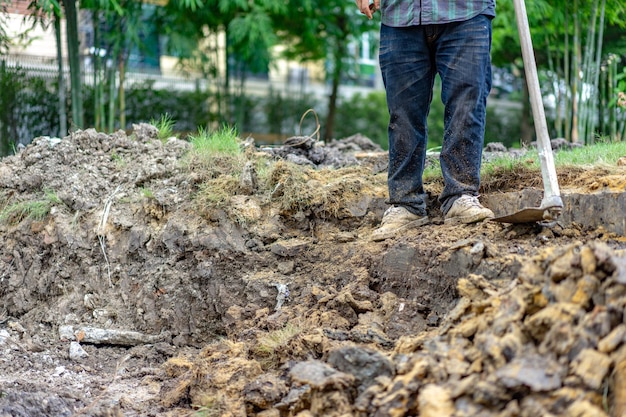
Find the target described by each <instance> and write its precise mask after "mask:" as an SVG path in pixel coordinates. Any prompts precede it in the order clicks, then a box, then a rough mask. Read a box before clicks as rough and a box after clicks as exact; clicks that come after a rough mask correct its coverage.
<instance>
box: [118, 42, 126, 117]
mask: <svg viewBox="0 0 626 417" xmlns="http://www.w3.org/2000/svg"><path fill="white" fill-rule="evenodd" d="M118 68H119V79H120V85H119V86H118V90H117V94H118V97H117V98H118V101H119V105H120V129H126V95H125V92H124V91H125V90H124V80H125V79H126V60H125V59H124V54H123V53H121V54H120V57H119V63H118Z"/></svg>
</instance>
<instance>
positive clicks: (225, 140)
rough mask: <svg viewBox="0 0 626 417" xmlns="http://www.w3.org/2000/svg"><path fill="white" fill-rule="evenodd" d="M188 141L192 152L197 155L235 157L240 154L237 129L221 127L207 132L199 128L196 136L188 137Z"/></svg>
mask: <svg viewBox="0 0 626 417" xmlns="http://www.w3.org/2000/svg"><path fill="white" fill-rule="evenodd" d="M189 141H190V142H191V144H192V145H193V149H194V152H195V153H197V154H199V155H204V156H210V155H215V154H226V155H237V154H239V153H241V147H240V145H239V138H238V136H237V129H235V128H229V127H228V126H222V128H221V129H219V130H216V131H215V132H209V131H207V130H206V129H204V128H202V127H201V128H200V129H198V133H197V134H193V135H190V136H189Z"/></svg>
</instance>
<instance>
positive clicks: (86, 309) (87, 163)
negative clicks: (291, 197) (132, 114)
mask: <svg viewBox="0 0 626 417" xmlns="http://www.w3.org/2000/svg"><path fill="white" fill-rule="evenodd" d="M152 129H153V128H152ZM135 134H136V137H133V138H128V137H126V135H125V134H124V133H123V132H118V133H117V134H115V135H110V136H109V135H103V134H99V133H96V132H93V131H86V132H78V133H76V134H74V135H72V137H68V138H65V139H63V140H61V141H51V140H49V139H46V138H43V139H39V140H36V141H35V143H34V144H33V145H31V146H29V147H27V149H25V150H24V151H22V153H21V154H19V155H17V156H14V157H11V158H6V159H5V160H3V161H2V164H1V165H0V186H1V187H2V192H3V204H4V205H5V206H9V204H10V203H13V202H21V201H30V200H36V199H41V195H42V190H44V189H45V190H48V189H52V190H54V191H55V192H56V194H57V196H58V198H59V200H60V201H58V202H56V203H55V204H54V205H53V207H52V209H51V210H50V212H49V214H48V215H47V216H45V217H44V218H42V219H36V220H34V219H30V218H17V219H12V220H13V221H10V222H4V223H2V224H0V231H1V233H0V306H1V308H2V311H0V313H1V314H0V348H1V349H2V352H3V354H4V356H3V359H2V360H1V361H0V373H1V374H2V377H0V391H1V392H2V393H3V395H0V415H42V416H46V415H55V416H60V415H68V416H69V415H81V414H82V415H90V416H100V415H101V416H105V415H106V416H118V415H128V416H141V417H143V416H153V415H160V416H177V415H188V414H189V413H191V412H193V409H194V407H195V409H196V410H199V408H198V407H204V408H201V409H200V411H202V410H204V411H207V410H208V411H211V412H212V413H214V414H213V415H223V416H243V415H251V416H252V415H256V416H259V417H261V416H263V417H278V416H292V415H293V416H295V415H299V416H334V415H337V416H339V415H355V416H356V415H358V416H370V415H372V416H374V415H381V416H382V415H398V416H403V415H421V416H438V417H440V416H452V415H453V412H452V411H451V410H456V411H455V412H456V413H457V414H454V415H455V416H457V415H458V416H466V415H467V416H469V415H484V416H491V415H493V416H496V415H497V416H500V417H502V416H511V417H513V416H520V415H531V414H534V415H549V414H546V413H548V412H552V413H557V414H558V413H559V412H564V410H565V409H568V407H573V406H574V405H575V404H576V407H578V408H576V410H578V411H576V410H574V411H576V412H578V414H570V415H581V416H582V415H603V414H597V413H596V414H593V412H595V411H597V410H600V411H601V412H607V413H608V411H607V410H604V411H603V410H602V402H603V398H602V394H601V393H602V390H604V389H605V387H606V386H608V385H604V384H608V383H609V382H610V383H611V384H614V383H617V382H619V381H617V382H616V380H615V378H613V377H611V373H612V372H613V370H614V369H617V368H618V366H621V365H622V364H624V366H625V367H626V360H624V359H623V358H622V352H621V350H622V349H621V347H622V345H623V343H625V342H626V336H625V335H626V327H625V325H624V323H623V306H624V304H626V301H624V300H626V296H625V295H624V294H626V289H625V288H626V275H625V274H626V263H625V262H626V261H624V259H626V258H624V249H625V248H626V239H625V238H624V236H625V235H626V231H625V230H624V214H623V213H624V212H625V207H624V204H625V203H624V200H625V198H624V195H623V189H619V187H617V189H616V187H615V184H621V183H620V182H619V181H609V182H606V183H605V182H603V180H601V179H599V180H598V182H597V184H595V185H594V186H593V187H592V188H593V192H580V190H571V189H565V190H564V191H563V199H564V203H565V208H564V210H563V213H562V216H561V218H560V221H559V222H558V223H557V224H554V225H551V227H545V226H540V225H536V224H531V225H503V224H499V223H494V222H485V223H481V224H475V225H462V226H452V225H446V224H444V223H443V221H442V219H441V218H439V217H437V216H436V215H434V216H433V221H432V224H430V225H427V226H424V227H421V228H419V229H415V230H409V231H406V232H405V233H403V234H402V235H401V236H398V237H396V238H394V239H389V240H387V241H384V242H372V241H370V240H369V235H370V234H371V231H372V230H373V228H374V227H376V226H377V225H378V224H379V221H380V218H381V217H382V213H383V211H384V209H385V205H384V183H382V184H383V187H382V191H381V189H373V188H372V189H370V188H367V189H366V188H365V187H366V185H364V184H366V183H369V182H371V183H372V184H374V183H377V184H381V182H380V181H379V179H377V178H375V175H377V174H378V173H380V172H381V170H383V168H384V164H379V163H378V162H376V161H375V162H374V163H373V164H372V168H371V171H370V172H371V175H372V176H371V177H368V178H366V181H365V180H362V179H361V177H363V173H362V172H361V171H347V173H348V177H347V179H346V180H345V181H342V180H337V178H332V181H331V179H329V180H328V184H324V183H321V182H320V179H319V178H320V177H319V176H317V177H316V176H313V174H311V175H312V176H311V178H309V179H308V182H307V184H310V187H311V188H312V189H313V190H314V191H315V192H321V191H323V190H330V191H329V193H328V196H330V197H332V196H340V197H341V196H347V195H351V196H352V198H348V199H345V200H344V199H341V198H337V200H338V201H340V202H341V204H342V206H341V207H339V208H340V210H337V212H338V213H341V215H340V216H334V217H333V216H329V215H327V212H325V211H323V210H320V211H316V210H315V209H310V210H303V211H297V210H295V211H293V210H292V211H291V212H288V213H286V212H285V210H282V211H281V210H279V209H276V208H275V207H265V208H264V209H261V204H260V203H259V201H260V197H259V196H255V195H254V194H241V195H235V196H232V200H231V206H228V207H226V208H224V209H221V210H216V211H215V213H213V214H212V215H210V216H207V215H206V214H202V213H199V212H198V210H197V209H196V208H195V207H194V206H193V205H191V204H190V203H189V202H190V200H191V199H192V195H193V193H194V192H196V191H197V189H198V184H197V183H196V181H198V180H197V179H195V178H196V177H198V176H199V175H200V174H198V173H197V172H192V173H190V172H188V171H185V170H184V169H182V168H181V163H180V162H181V161H180V160H181V159H182V157H183V155H185V153H186V152H187V151H188V149H189V148H188V144H186V143H183V142H182V141H178V140H170V141H168V142H166V143H163V142H160V141H158V140H156V139H155V136H154V132H153V131H152V130H150V127H146V126H139V127H138V128H137V131H136V132H135ZM355 142H358V143H361V145H363V141H361V142H359V141H355ZM352 145H354V143H352V144H351V146H352ZM342 146H347V145H345V144H342ZM321 149H322V148H319V147H317V148H316V147H312V148H311V149H310V151H311V152H313V151H315V152H316V157H317V158H318V159H320V160H323V157H324V155H323V153H322V150H321ZM285 152H286V151H285ZM320 155H321V156H320ZM374 159H376V158H374ZM354 160H356V159H354ZM315 175H318V173H317V172H316V173H315ZM333 175H334V174H333ZM350 175H351V176H350ZM622 176H623V175H621V174H620V178H621V177H622ZM354 178H357V180H354ZM333 187H335V188H333ZM359 187H362V188H359ZM622 188H623V187H622ZM147 190H149V191H150V192H149V193H148V192H147ZM354 190H356V192H355V191H354ZM364 190H366V191H364ZM305 191H306V190H305ZM350 192H352V194H348V193H350ZM333 193H334V194H333ZM330 197H329V198H330ZM481 199H482V200H483V201H484V202H485V204H487V205H488V206H490V207H492V208H493V210H494V211H495V212H496V214H503V213H510V212H513V211H516V210H517V209H519V208H522V207H524V206H535V205H537V204H538V202H539V201H540V199H541V190H533V189H527V190H525V191H523V192H518V193H487V194H485V195H483V196H481ZM244 209H250V210H248V212H255V213H256V212H258V213H259V214H258V215H257V216H256V217H255V219H254V221H250V222H248V223H246V222H239V221H237V218H238V217H237V216H232V214H233V212H235V213H242V212H244V211H245V210H244ZM229 210H232V212H229ZM237 210H239V211H237ZM431 212H432V213H436V212H437V207H436V202H434V201H433V203H432V207H431ZM104 213H106V214H107V216H104ZM229 214H231V215H229ZM620 309H621V314H622V316H620V314H619V313H620ZM544 310H546V312H545V313H541V312H542V311H544ZM540 313H541V314H540ZM538 314H539V316H537V315H538ZM542 314H544V315H542ZM491 323H495V326H494V327H493V328H491V327H489V326H490V324H491ZM621 331H623V335H621V336H620V334H621V333H620V334H617V333H619V332H621ZM613 332H617V333H616V335H613V336H612V339H610V340H608V339H606V338H608V337H609V335H612V334H613ZM560 341H564V342H562V343H561V342H560ZM600 341H605V342H604V343H602V344H601V343H600ZM566 342H567V343H566ZM559 343H561V344H559ZM555 346H556V347H555ZM78 347H82V348H83V349H84V350H85V351H86V355H82V354H80V351H78V352H79V354H76V350H74V351H72V350H71V349H72V348H74V349H77V348H78ZM553 348H554V349H553ZM551 349H552V350H551ZM190 352H191V353H190ZM537 352H539V353H540V354H539V353H537ZM546 352H552V353H550V355H557V356H558V357H553V356H550V355H548V356H546V354H545V353H546ZM583 353H584V356H580V355H582V354H583ZM542 355H543V356H542ZM598 355H600V356H598ZM625 355H626V354H625ZM624 357H626V356H624ZM350 358H359V360H362V361H363V362H362V363H361V362H359V363H355V362H351V360H352V359H350ZM577 358H578V359H577ZM598 358H600V359H601V361H600V362H601V363H602V364H603V365H604V367H603V368H600V370H601V371H602V372H600V370H599V371H598V372H597V373H594V372H592V370H590V368H593V366H591V367H587V365H588V364H589V363H592V364H593V360H594V359H598ZM553 359H554V360H553ZM576 360H577V361H578V362H576ZM381 364H382V365H384V366H382V365H381ZM557 364H558V366H557ZM543 365H546V366H543ZM559 366H560V368H559ZM542 367H543V368H545V369H550V370H552V369H554V367H557V368H558V369H557V370H556V371H554V373H551V374H546V373H545V372H543V373H542ZM524 369H530V370H531V371H532V374H523V373H522V371H521V370H524ZM367 370H371V373H370V374H367V375H365V374H364V373H363V372H366V371H367ZM368 372H369V371H368ZM498 372H499V373H498ZM555 375H556V376H555ZM557 377H558V378H557ZM611 378H613V379H611ZM533 381H537V382H533ZM618 385H619V384H618ZM616 389H617V388H616ZM616 389H615V390H616ZM615 390H613V391H611V395H615V396H616V397H617V391H615ZM624 390H625V392H626V385H625V386H624ZM550 396H552V397H550ZM429 398H432V400H429ZM576 398H579V399H580V398H583V399H584V401H586V402H585V404H583V405H580V404H579V402H580V401H582V400H580V401H578V400H576ZM619 398H622V397H619ZM619 398H618V399H619ZM623 398H626V396H624V397H623ZM605 400H606V399H605ZM577 401H578V402H577ZM605 402H606V401H605ZM46 407H48V408H47V409H46ZM442 407H443V408H442ZM581 407H582V408H581ZM612 407H613V408H614V409H617V410H619V407H618V405H614V406H612ZM394 410H395V411H394ZM503 410H508V411H507V412H504V411H503ZM580 410H586V412H591V413H592V414H580ZM589 410H591V411H589ZM208 411H207V415H211V414H208ZM570 411H571V410H570ZM574 411H572V413H574ZM19 413H22V414H19ZM298 413H303V414H298ZM498 413H500V414H498ZM502 413H504V414H502ZM507 413H508V414H507ZM524 413H526V414H524ZM529 413H530V414H529ZM614 415H618V414H614Z"/></svg>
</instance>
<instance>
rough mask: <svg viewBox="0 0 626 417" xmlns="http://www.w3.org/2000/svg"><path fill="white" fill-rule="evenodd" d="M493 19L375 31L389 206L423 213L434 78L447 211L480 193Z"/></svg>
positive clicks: (443, 200) (443, 199)
mask: <svg viewBox="0 0 626 417" xmlns="http://www.w3.org/2000/svg"><path fill="white" fill-rule="evenodd" d="M490 52H491V19H490V18H489V17H487V16H484V15H479V16H476V17H475V18H473V19H470V20H467V21H464V22H454V23H446V24H440V25H424V26H411V27H390V26H385V25H383V26H382V27H381V30H380V56H379V59H380V67H381V71H382V76H383V82H384V85H385V90H386V94H387V106H388V108H389V116H390V120H389V128H388V134H389V172H388V180H387V184H388V189H389V201H388V202H389V204H395V205H401V206H404V207H406V208H407V209H408V210H409V211H411V212H413V213H414V214H417V215H425V214H426V198H427V195H426V194H425V192H424V188H423V182H422V175H423V173H424V163H425V160H426V147H427V144H428V127H427V118H428V112H429V110H430V103H431V101H432V98H433V84H434V80H435V75H436V74H439V76H440V77H441V87H442V91H441V100H442V102H443V104H444V107H445V114H444V136H443V147H442V149H441V155H440V163H441V170H442V173H443V179H444V183H445V185H444V189H443V192H442V193H441V194H440V195H439V202H440V203H441V210H442V212H443V213H444V215H445V213H447V211H448V210H449V209H450V206H451V205H452V203H453V202H454V201H455V200H456V199H457V198H458V197H460V196H461V195H463V194H469V195H478V188H479V185H480V165H481V160H482V150H483V143H484V133H485V116H486V105H487V96H488V95H489V91H490V90H491V58H490Z"/></svg>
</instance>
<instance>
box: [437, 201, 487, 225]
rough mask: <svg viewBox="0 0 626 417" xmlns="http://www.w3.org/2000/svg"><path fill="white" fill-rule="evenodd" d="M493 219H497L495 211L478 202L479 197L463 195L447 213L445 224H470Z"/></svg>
mask: <svg viewBox="0 0 626 417" xmlns="http://www.w3.org/2000/svg"><path fill="white" fill-rule="evenodd" d="M493 217H495V216H494V214H493V211H491V210H489V209H488V208H486V207H483V206H482V204H480V202H479V201H478V197H474V196H472V195H463V196H461V197H459V198H457V199H456V201H455V202H454V203H453V204H452V207H450V210H448V213H446V218H445V220H444V223H446V224H455V223H463V224H470V223H477V222H481V221H483V220H485V219H492V218H493Z"/></svg>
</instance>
